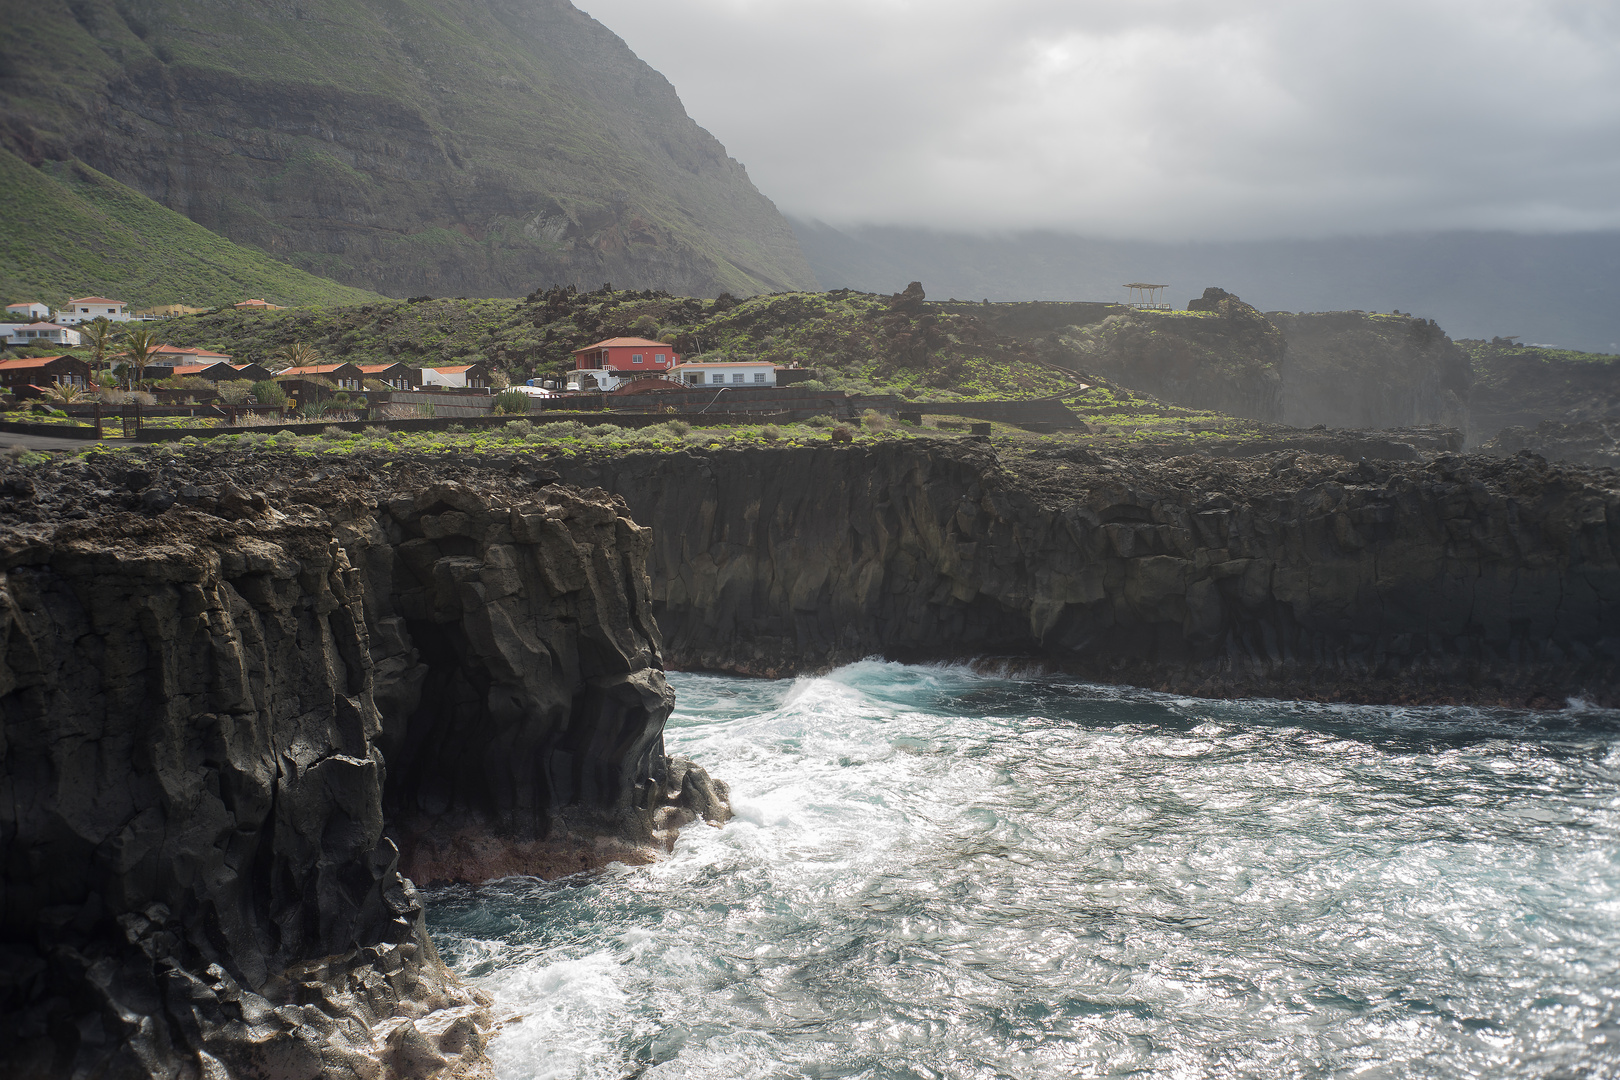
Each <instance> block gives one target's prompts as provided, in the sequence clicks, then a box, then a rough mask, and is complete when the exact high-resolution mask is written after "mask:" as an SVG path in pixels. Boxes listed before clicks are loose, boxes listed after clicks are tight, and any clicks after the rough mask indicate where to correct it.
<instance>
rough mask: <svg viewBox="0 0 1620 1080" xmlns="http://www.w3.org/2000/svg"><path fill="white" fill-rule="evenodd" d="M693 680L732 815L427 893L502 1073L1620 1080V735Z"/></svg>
mask: <svg viewBox="0 0 1620 1080" xmlns="http://www.w3.org/2000/svg"><path fill="white" fill-rule="evenodd" d="M671 682H672V683H673V684H674V686H675V690H676V694H677V701H678V705H677V712H676V715H675V717H674V718H673V720H672V721H671V723H670V727H669V735H668V744H669V747H670V749H671V750H672V751H674V752H679V753H684V754H687V755H689V756H691V757H692V758H694V759H696V760H697V761H699V762H701V763H702V764H704V765H705V766H706V767H707V768H708V769H709V770H710V771H711V772H712V773H713V774H714V775H716V776H719V777H722V778H724V779H725V780H727V781H729V782H730V784H731V786H732V792H733V799H734V806H735V809H736V813H737V817H736V819H735V820H734V821H732V822H731V823H730V824H728V825H727V826H726V827H725V828H723V829H716V828H712V827H708V826H705V825H702V824H697V825H693V826H690V827H688V828H687V829H686V830H685V832H684V833H683V835H682V839H681V843H680V845H679V848H678V849H677V851H676V852H675V853H674V855H673V856H671V857H670V858H669V859H668V860H666V861H663V862H660V863H658V864H656V865H652V866H643V867H634V868H614V869H612V870H610V871H608V872H605V873H601V874H597V875H593V876H589V877H584V876H582V877H580V878H577V879H573V880H565V881H560V882H552V883H544V882H540V881H535V880H529V879H513V880H508V881H503V882H497V883H494V884H490V885H486V886H482V887H478V888H455V889H443V890H437V891H435V892H433V893H431V894H430V896H429V925H430V926H431V928H432V930H433V934H434V937H435V939H436V940H437V941H438V942H439V944H440V946H441V948H442V949H443V951H444V953H445V955H446V957H447V959H448V960H449V961H450V962H451V963H452V964H453V965H454V966H455V967H456V969H457V970H459V971H460V972H462V973H463V974H465V975H467V976H468V977H470V978H471V979H473V980H474V981H476V982H477V983H479V984H480V985H482V986H484V987H485V988H487V989H488V990H490V991H491V992H493V993H494V995H495V997H496V999H497V1001H498V1002H499V1004H500V1008H501V1009H502V1011H503V1012H505V1013H507V1014H509V1017H510V1018H509V1019H508V1020H507V1022H506V1024H505V1027H504V1029H503V1031H502V1033H501V1034H500V1035H499V1036H498V1037H497V1038H496V1040H495V1041H494V1043H493V1044H492V1052H493V1055H494V1058H495V1061H496V1066H497V1072H498V1076H499V1077H501V1078H502V1080H530V1078H541V1077H544V1078H554V1077H555V1078H562V1077H569V1078H572V1077H589V1078H602V1080H620V1078H624V1077H642V1078H647V1080H652V1078H659V1080H663V1078H673V1077H706V1078H707V1077H713V1078H753V1077H760V1078H764V1077H795V1078H798V1077H806V1078H809V1077H815V1078H826V1077H861V1078H873V1080H876V1078H902V1077H903V1078H925V1077H926V1078H942V1077H950V1078H968V1077H973V1078H980V1077H982V1078H992V1077H995V1078H1000V1077H1017V1078H1025V1077H1028V1078H1035V1077H1041V1078H1045V1077H1068V1076H1104V1075H1106V1076H1163V1077H1189V1078H1191V1077H1227V1076H1230V1077H1352V1076H1353V1077H1405V1076H1412V1077H1494V1076H1504V1077H1506V1076H1514V1077H1518V1076H1546V1077H1578V1076H1593V1077H1610V1076H1617V1075H1620V714H1616V713H1612V712H1602V711H1598V710H1593V709H1588V708H1584V707H1582V706H1580V704H1579V703H1574V704H1572V706H1571V707H1570V708H1569V709H1566V710H1564V711H1561V712H1557V713H1543V714H1530V713H1516V712H1509V711H1500V710H1478V709H1456V708H1424V709H1417V708H1368V707H1349V706H1326V705H1314V704H1306V703H1296V702H1277V701H1238V702H1217V701H1206V700H1197V699H1189V698H1180V697H1173V696H1169V695H1164V694H1153V693H1147V692H1144V691H1133V690H1126V689H1119V688H1109V687H1097V686H1090V685H1084V684H1078V683H1074V682H1068V681H1063V680H1059V679H1010V678H995V677H988V676H985V675H980V674H975V673H973V672H971V671H967V670H964V669H957V668H929V667H909V666H903V665H898V664H885V663H875V662H869V663H862V664H856V665H853V666H851V667H847V668H843V669H841V670H839V671H836V672H834V673H832V674H831V675H829V676H827V677H825V678H816V679H800V680H792V681H782V682H759V681H748V680H741V679H732V678H724V677H716V676H704V675H679V674H678V675H674V676H672V678H671Z"/></svg>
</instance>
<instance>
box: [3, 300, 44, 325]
mask: <svg viewBox="0 0 1620 1080" xmlns="http://www.w3.org/2000/svg"><path fill="white" fill-rule="evenodd" d="M6 314H7V315H15V316H17V317H18V318H19V319H27V320H28V321H29V322H44V321H45V320H46V319H49V318H50V317H51V309H50V305H48V304H42V303H40V302H39V301H38V300H24V301H22V302H21V303H17V304H7V305H6Z"/></svg>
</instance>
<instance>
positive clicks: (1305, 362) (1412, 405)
mask: <svg viewBox="0 0 1620 1080" xmlns="http://www.w3.org/2000/svg"><path fill="white" fill-rule="evenodd" d="M1266 317H1267V318H1268V319H1270V320H1271V321H1272V322H1273V323H1275V324H1276V325H1277V327H1278V328H1279V329H1280V330H1281V331H1282V333H1283V336H1284V337H1285V338H1286V339H1287V342H1288V353H1287V356H1286V358H1285V360H1284V363H1283V394H1282V421H1283V422H1284V423H1287V424H1294V425H1297V426H1299V427H1309V426H1311V425H1312V424H1326V425H1327V426H1328V427H1342V428H1373V427H1377V428H1383V427H1411V426H1415V425H1419V424H1441V425H1444V426H1446V427H1454V428H1458V429H1460V430H1464V431H1466V430H1468V427H1469V423H1468V398H1469V394H1470V391H1471V388H1472V386H1473V372H1472V369H1471V367H1470V364H1469V359H1468V354H1467V353H1466V352H1464V351H1463V349H1462V347H1461V346H1459V345H1457V344H1456V343H1455V342H1453V341H1452V340H1451V339H1450V338H1449V337H1447V336H1446V334H1445V332H1444V331H1443V330H1441V329H1440V327H1439V326H1437V325H1435V323H1434V321H1433V320H1432V319H1419V318H1416V317H1414V316H1410V315H1375V314H1367V313H1365V312H1360V311H1329V312H1321V313H1315V314H1300V315H1294V314H1290V313H1288V312H1271V313H1269V314H1268V315H1267V316H1266Z"/></svg>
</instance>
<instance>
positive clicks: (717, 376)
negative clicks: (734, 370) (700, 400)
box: [709, 371, 726, 383]
mask: <svg viewBox="0 0 1620 1080" xmlns="http://www.w3.org/2000/svg"><path fill="white" fill-rule="evenodd" d="M709 381H710V382H717V383H719V382H725V381H726V376H725V373H724V372H720V371H717V372H715V373H714V374H713V375H711V376H709Z"/></svg>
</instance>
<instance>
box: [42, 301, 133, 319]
mask: <svg viewBox="0 0 1620 1080" xmlns="http://www.w3.org/2000/svg"><path fill="white" fill-rule="evenodd" d="M97 319H106V320H107V321H108V322H129V319H130V315H129V305H128V304H126V303H124V302H123V301H122V300H109V299H107V298H106V297H105V296H81V297H79V298H78V299H77V300H69V301H68V302H67V307H65V308H63V309H62V310H61V311H58V312H57V313H56V321H57V322H59V323H61V324H62V325H63V326H77V325H79V324H80V323H87V322H94V321H95V320H97Z"/></svg>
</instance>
